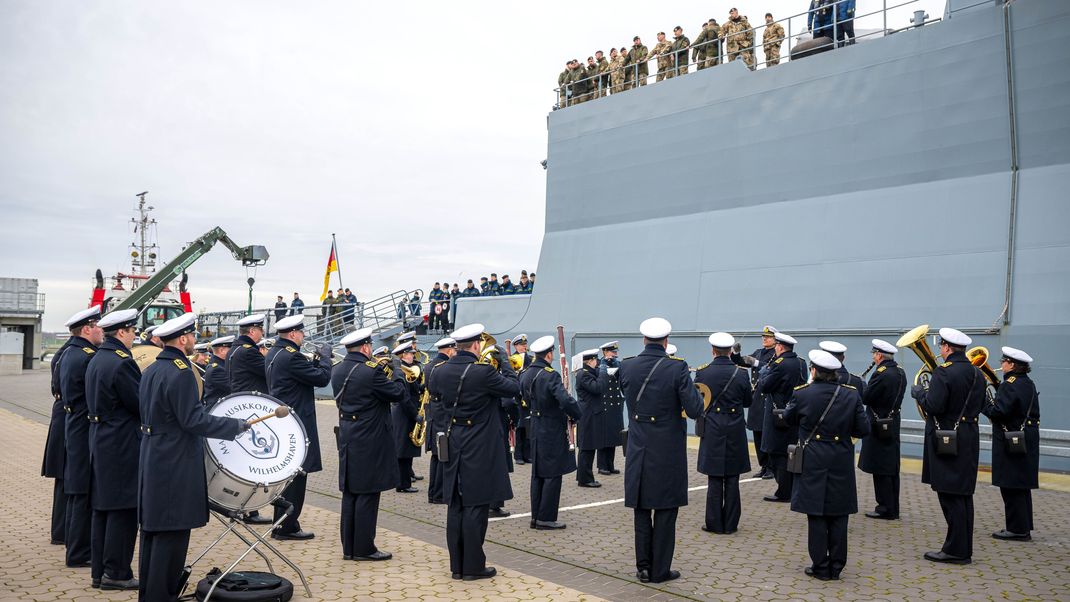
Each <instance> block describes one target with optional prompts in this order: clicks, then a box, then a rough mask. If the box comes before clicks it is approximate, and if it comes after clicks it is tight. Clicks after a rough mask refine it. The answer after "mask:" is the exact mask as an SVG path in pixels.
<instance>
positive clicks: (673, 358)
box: [668, 355, 684, 362]
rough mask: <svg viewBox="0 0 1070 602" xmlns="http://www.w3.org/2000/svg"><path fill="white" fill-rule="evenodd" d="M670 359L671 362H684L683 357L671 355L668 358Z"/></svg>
mask: <svg viewBox="0 0 1070 602" xmlns="http://www.w3.org/2000/svg"><path fill="white" fill-rule="evenodd" d="M668 357H669V359H671V360H676V361H678V362H682V361H684V358H682V357H676V356H675V355H670V356H668Z"/></svg>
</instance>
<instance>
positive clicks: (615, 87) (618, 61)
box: [520, 48, 626, 293]
mask: <svg viewBox="0 0 1070 602" xmlns="http://www.w3.org/2000/svg"><path fill="white" fill-rule="evenodd" d="M625 60H626V57H625V55H624V54H623V53H620V52H617V49H616V48H612V49H610V51H609V91H610V92H611V93H612V94H617V93H620V92H623V91H624V62H625ZM520 282H521V287H522V288H523V287H527V285H528V277H527V275H523V276H521V278H520ZM521 292H522V293H523V292H527V293H530V292H531V291H530V290H521Z"/></svg>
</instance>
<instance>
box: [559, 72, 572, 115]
mask: <svg viewBox="0 0 1070 602" xmlns="http://www.w3.org/2000/svg"><path fill="white" fill-rule="evenodd" d="M567 83H568V69H565V70H564V71H562V72H561V74H560V75H558V76H557V106H559V107H565V106H568V104H569V103H568V95H567V94H566V93H565V91H566V87H565V84H567Z"/></svg>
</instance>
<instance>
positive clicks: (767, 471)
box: [762, 469, 776, 481]
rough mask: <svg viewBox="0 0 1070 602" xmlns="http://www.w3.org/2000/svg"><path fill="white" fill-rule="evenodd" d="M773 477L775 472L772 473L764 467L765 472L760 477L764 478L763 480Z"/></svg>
mask: <svg viewBox="0 0 1070 602" xmlns="http://www.w3.org/2000/svg"><path fill="white" fill-rule="evenodd" d="M774 477H776V473H774V472H773V471H771V470H769V469H766V471H765V474H764V475H762V479H763V480H765V481H768V480H770V479H772V478H774Z"/></svg>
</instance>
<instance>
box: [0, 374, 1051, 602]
mask: <svg viewBox="0 0 1070 602" xmlns="http://www.w3.org/2000/svg"><path fill="white" fill-rule="evenodd" d="M46 391H47V375H46V376H45V377H41V376H40V375H37V374H34V375H33V376H27V375H23V376H20V377H0V407H3V408H7V409H10V410H12V411H14V412H17V413H19V414H20V415H23V416H25V417H27V418H29V419H30V420H31V421H35V422H41V421H42V410H43V409H44V408H47V404H48V399H47V392H46ZM318 410H319V411H318V418H319V429H320V433H321V435H322V442H321V445H322V448H323V452H324V453H323V460H324V462H323V463H324V471H323V472H319V473H315V474H313V475H311V476H310V479H309V489H310V493H309V497H308V501H307V503H306V510H305V512H306V515H307V516H308V517H309V522H308V525H309V526H310V527H311V528H312V529H313V530H315V531H316V532H317V534H318V535H319V536H318V537H317V538H316V540H314V541H313V542H311V543H293V544H291V543H290V542H286V544H287V545H286V546H285V548H286V549H287V550H299V551H300V553H301V555H300V559H299V560H298V562H299V564H301V566H302V568H303V569H304V570H305V572H306V574H312V575H314V579H315V582H314V586H313V587H314V589H315V591H316V593H317V594H321V593H322V594H324V595H325V596H327V595H330V596H341V595H343V593H344V592H346V591H347V590H346V588H350V587H351V588H354V589H353V590H352V591H351V592H350V595H352V594H353V593H356V592H360V593H370V594H371V595H372V597H375V596H379V598H380V599H405V598H410V597H421V596H423V597H428V598H434V599H437V598H448V597H450V596H452V595H454V594H463V595H464V596H465V597H475V598H479V597H480V596H485V597H488V598H495V599H498V598H502V599H511V598H514V597H516V598H520V599H533V598H539V597H546V596H552V597H554V598H564V599H574V598H576V597H581V596H583V595H584V594H587V595H593V596H599V597H601V598H606V599H611V600H639V599H657V600H672V599H703V600H706V599H708V600H765V599H791V600H903V599H918V600H929V599H932V600H947V599H957V600H966V599H968V600H987V599H993V600H995V599H999V600H1058V599H1064V600H1065V599H1068V596H1067V594H1066V591H1067V585H1068V583H1070V576H1068V575H1067V571H1066V567H1067V566H1068V565H1070V521H1068V520H1067V516H1070V514H1068V512H1067V511H1068V510H1070V493H1067V492H1065V489H1064V491H1056V490H1049V489H1042V490H1039V491H1035V492H1034V509H1035V512H1036V516H1035V522H1036V526H1037V530H1036V531H1035V532H1034V541H1033V542H1030V543H1009V542H1001V541H997V540H994V539H991V538H990V537H989V533H990V532H991V531H995V530H998V529H1000V528H1002V525H1003V507H1002V501H1001V500H1000V496H999V491H998V490H997V489H995V488H993V487H991V486H989V485H987V484H985V483H984V481H987V474H985V473H982V475H981V480H982V482H981V483H979V484H978V490H977V494H976V496H975V507H976V509H977V512H976V520H975V533H974V537H975V544H974V564H972V565H969V566H965V567H959V566H944V565H934V564H932V563H929V562H927V561H925V560H923V559H922V558H921V555H922V553H923V552H925V551H926V550H930V549H938V548H939V546H940V544H941V543H942V541H943V536H944V528H945V527H944V522H943V518H942V515H941V513H940V509H939V505H938V503H937V500H936V495H935V494H934V493H933V492H932V491H931V490H930V489H929V487H928V486H925V485H923V484H921V482H920V479H919V477H918V475H916V474H911V473H905V474H904V475H903V483H902V499H901V506H902V520H900V521H894V522H889V521H876V520H871V519H866V518H864V517H862V515H861V514H857V515H854V516H852V517H851V522H850V536H849V537H850V539H849V557H848V565H847V567H846V569H845V571H844V573H843V579H842V580H841V581H838V582H819V581H814V580H811V579H810V578H808V577H806V576H805V575H803V573H802V569H803V568H804V567H805V566H806V565H807V564H808V562H809V560H808V558H807V556H806V542H805V540H806V521H805V518H804V516H803V515H801V514H797V513H793V512H790V511H789V510H788V508H787V507H786V505H785V504H770V503H767V502H763V501H761V497H762V496H763V495H765V494H767V493H769V492H771V490H772V488H773V485H772V483H771V482H770V481H753V482H744V483H742V484H741V490H742V503H743V519H742V522H741V525H740V530H739V532H737V533H736V534H734V535H728V536H725V535H720V536H718V535H714V534H710V533H705V532H703V531H701V530H700V526H701V524H702V520H703V519H702V515H703V508H704V500H705V489H702V488H701V487H702V486H703V485H705V477H703V476H702V475H700V474H698V473H697V472H693V473H692V474H691V483H690V484H691V486H692V487H694V488H696V490H695V491H692V492H691V494H690V502H691V503H690V505H689V506H686V507H684V508H681V511H680V516H679V520H678V524H677V545H676V554H675V561H674V568H676V569H678V570H680V571H681V572H682V573H683V577H682V578H681V579H679V580H677V581H674V582H671V583H668V584H657V585H655V584H650V585H643V584H639V583H637V582H636V581H635V568H634V555H633V554H634V548H633V539H632V537H633V535H632V528H631V524H632V515H631V511H630V510H629V509H627V508H625V507H624V505H623V503H621V502H619V501H615V500H619V499H620V498H623V478H622V475H613V476H599V477H598V478H599V480H600V481H602V483H603V485H604V486H603V487H602V488H601V489H581V488H579V487H577V486H576V485H575V480H574V475H569V476H566V478H565V485H564V487H563V490H562V496H561V497H562V499H561V506H562V507H563V508H565V509H563V510H562V512H561V516H560V520H562V521H565V522H566V523H568V528H567V529H565V530H563V531H534V530H531V529H529V528H528V519H527V518H526V517H519V518H509V519H506V520H501V521H494V522H492V523H491V525H490V528H489V529H488V533H487V540H488V545H487V554H488V562H489V563H490V564H493V565H495V566H497V567H498V568H499V570H502V571H504V575H503V576H502V577H498V578H496V579H494V580H491V581H490V582H479V584H478V585H476V586H475V587H474V588H472V590H471V591H469V589H467V587H471V586H472V584H466V586H467V587H466V586H458V587H462V588H465V589H464V591H456V590H452V591H451V590H448V588H449V587H450V586H457V582H453V581H451V580H450V579H449V578H448V577H449V576H448V575H447V574H445V572H446V570H447V566H448V564H447V560H446V555H445V550H444V545H445V532H444V527H445V507H444V506H432V505H429V504H428V503H427V501H426V500H427V498H426V491H425V489H424V488H425V487H426V484H427V481H426V480H424V481H419V482H417V483H416V486H417V487H419V488H420V489H421V491H420V492H419V493H416V494H401V493H395V492H387V493H384V494H383V499H382V507H381V508H382V510H381V512H380V521H379V525H380V528H381V530H380V535H379V539H378V543H379V545H380V547H382V548H383V549H386V550H388V551H391V552H394V554H395V560H394V561H392V562H390V563H385V564H383V565H379V566H376V567H372V569H369V570H367V571H365V570H363V569H364V567H363V566H361V567H359V568H360V569H362V570H360V571H359V572H360V574H361V577H359V578H358V577H357V576H356V575H354V573H356V572H357V571H354V570H352V569H350V568H349V567H351V566H352V563H345V562H343V561H341V559H340V551H339V548H338V543H337V535H336V533H337V524H338V523H337V519H338V515H337V510H338V503H339V502H338V500H339V498H340V496H339V494H338V490H337V456H336V454H334V453H331V452H332V450H333V449H334V441H333V434H332V433H333V431H332V429H333V426H334V425H335V423H336V419H335V414H334V411H333V404H331V403H330V402H321V403H320V405H318ZM45 420H47V419H45ZM34 428H36V425H32V424H29V423H25V424H24V425H23V426H21V427H20V429H19V432H18V433H16V434H15V436H20V437H22V438H23V439H24V440H25V443H20V444H19V446H18V448H17V449H18V450H19V453H18V455H19V456H22V455H23V453H22V450H23V449H29V448H32V449H33V451H32V452H31V453H29V454H28V456H29V460H28V462H29V468H25V467H24V468H22V469H20V470H22V476H20V477H11V476H9V475H8V473H9V472H11V471H12V470H13V469H12V468H9V467H8V466H7V465H6V464H5V474H4V476H3V477H0V479H2V480H3V484H4V486H5V487H10V488H15V489H17V490H24V489H31V490H32V491H34V492H36V493H35V494H34V495H35V496H37V497H39V498H40V500H39V501H37V500H36V498H35V501H34V502H33V503H32V504H30V505H29V506H32V507H33V508H34V510H33V511H28V510H27V511H25V512H27V513H28V514H26V515H25V516H20V517H18V518H14V517H13V516H11V515H6V516H5V518H4V519H3V520H4V521H5V523H17V525H23V524H25V523H26V522H27V521H29V522H31V523H32V522H33V521H37V523H38V524H39V526H38V527H36V528H33V529H29V530H28V531H26V532H25V533H24V534H23V535H21V536H20V537H19V538H18V540H19V541H22V540H28V543H26V544H23V545H24V546H25V548H26V550H27V553H29V554H30V557H33V556H34V555H36V556H41V555H46V556H47V555H48V554H54V555H55V556H56V558H59V557H60V554H59V551H58V548H56V549H55V550H56V551H55V552H54V553H53V552H51V551H50V550H48V549H44V551H43V552H42V549H43V548H49V546H47V545H44V546H43V548H42V545H41V544H42V543H44V540H43V538H42V537H41V534H43V533H45V523H44V522H42V521H45V520H47V519H46V509H47V499H48V496H49V495H50V492H51V489H50V483H48V482H47V481H46V480H45V479H41V478H40V477H37V476H36V475H37V472H36V469H37V466H38V463H39V461H40V454H39V450H40V445H41V442H40V441H34V440H32V437H30V435H28V434H27V433H30V432H32V431H33V429H34ZM24 431H25V432H24ZM38 432H39V433H40V437H39V438H40V440H41V441H43V439H44V431H43V429H42V430H39V431H38ZM0 433H3V434H4V435H5V436H9V435H8V434H7V433H6V432H5V431H3V430H0ZM27 437H29V439H27ZM688 453H689V456H690V462H691V465H692V466H694V465H695V462H696V460H695V456H696V451H695V449H690V450H689V452H688ZM427 462H428V457H427V456H426V455H425V456H424V457H422V458H418V459H417V460H416V462H415V470H416V472H417V474H420V475H426V474H427ZM617 463H618V466H617V467H618V468H623V460H622V459H621V458H620V457H619V455H618V458H617ZM752 463H753V460H752ZM913 464H914V463H912V462H905V463H904V465H905V469H906V470H910V469H911V467H912V465H913ZM529 476H530V467H529V466H518V467H517V468H516V472H515V473H514V474H513V475H512V477H513V478H512V482H513V490H514V495H515V497H514V499H513V500H510V501H509V502H508V503H507V504H506V507H507V509H509V510H511V511H513V512H517V513H523V512H528V511H529V508H528V503H529V502H528V479H529ZM857 477H858V492H859V508H860V510H862V511H865V510H868V509H870V508H871V507H872V504H873V502H872V499H873V491H872V485H871V481H870V480H869V476H868V475H865V474H863V473H861V472H859V473H858V474H857ZM12 478H14V479H15V481H11V479H12ZM1060 479H1061V481H1062V482H1064V483H1065V480H1066V479H1065V478H1064V477H1061V476H1056V477H1052V479H1050V480H1054V481H1055V482H1059V481H1060ZM7 490H8V491H10V490H11V489H7ZM605 502H609V503H605ZM592 504H597V505H593V506H589V507H584V508H577V509H568V508H570V507H573V506H585V505H592ZM4 509H5V510H8V509H7V508H6V507H5V508H4ZM9 513H11V514H18V510H9ZM305 522H306V521H305V520H302V523H305ZM202 531H203V530H202ZM206 535H207V534H202V533H198V534H196V535H195V541H196V542H197V543H195V544H194V545H192V546H191V550H199V549H200V547H203V545H204V544H203V543H201V542H203V539H204V537H205V536H206ZM198 538H199V539H198ZM29 542H32V545H31V543H29ZM232 549H233V548H232ZM17 556H18V555H16V557H17ZM231 556H233V554H231ZM231 556H227V555H226V554H219V555H218V559H217V560H213V562H214V563H215V564H219V563H220V562H223V561H224V560H225V559H226V558H229V557H231ZM7 562H13V561H11V559H10V558H9V559H7V560H0V577H2V578H3V581H4V583H6V582H7V580H8V575H9V574H16V573H18V574H21V573H20V571H23V570H25V566H26V565H28V564H29V565H36V564H38V563H39V562H38V559H35V560H34V561H29V560H27V561H25V562H23V563H22V564H21V565H18V566H9V565H8V564H6V563H7ZM55 564H56V566H57V567H61V566H62V562H61V561H59V562H57V563H55ZM310 566H314V567H315V569H310V568H309V567H310ZM402 566H403V567H405V568H404V569H401V567H402ZM52 570H56V569H52ZM82 571H86V569H82ZM376 571H379V572H378V573H376ZM68 572H69V571H68V570H67V569H59V570H58V571H57V573H58V575H57V576H56V577H55V578H59V577H60V576H62V575H65V574H67V573H68ZM279 572H280V574H283V575H285V576H291V575H289V574H288V570H286V569H283V570H280V571H279ZM402 572H404V574H403V575H402V574H401V573H402ZM366 573H367V574H366ZM343 575H350V576H349V577H344V576H343ZM372 575H375V576H372ZM392 580H394V581H392ZM395 581H396V582H398V583H400V584H401V585H398V586H397V588H394V589H392V588H391V587H389V586H390V584H392V583H394V582H395ZM32 582H33V583H34V584H39V581H38V580H37V579H33V580H32ZM50 582H51V581H50ZM529 583H530V584H531V585H529ZM328 584H329V585H328ZM24 585H25V586H26V587H30V585H29V584H24ZM383 587H385V588H386V589H385V590H381V588H383ZM439 587H443V588H447V589H446V590H445V591H443V593H441V594H439V593H437V592H439V591H440V590H439V589H438V588H439ZM494 588H498V589H494ZM506 589H507V590H508V591H503V590H506ZM83 593H86V594H87V595H90V596H92V593H89V592H83ZM2 596H3V594H0V597H2ZM109 597H115V596H109ZM20 599H27V598H24V597H22V596H20ZM29 599H33V598H29ZM42 599H53V598H47V597H46V598H42ZM62 599H68V598H65V597H64V598H62ZM87 599H93V598H87ZM327 599H330V598H327ZM347 599H348V598H347Z"/></svg>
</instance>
